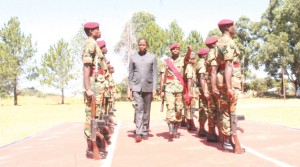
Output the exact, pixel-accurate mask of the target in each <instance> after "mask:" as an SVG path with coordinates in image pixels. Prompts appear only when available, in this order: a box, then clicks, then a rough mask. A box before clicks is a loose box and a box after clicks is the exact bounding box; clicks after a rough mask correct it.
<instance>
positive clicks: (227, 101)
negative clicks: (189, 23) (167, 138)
mask: <svg viewBox="0 0 300 167" xmlns="http://www.w3.org/2000/svg"><path fill="white" fill-rule="evenodd" d="M233 24H234V21H232V20H227V19H224V20H221V21H220V22H219V23H218V26H219V29H220V30H221V32H222V34H223V36H222V37H221V38H219V40H218V46H217V47H218V59H219V60H220V66H219V68H220V72H219V74H218V79H217V82H218V83H217V85H218V87H219V90H220V94H221V100H220V105H221V106H220V111H221V114H222V124H221V125H222V134H223V136H224V141H223V148H224V149H225V150H233V151H234V153H237V154H242V153H244V152H245V150H244V149H243V148H241V145H240V143H239V140H238V138H237V129H238V127H237V118H236V115H235V112H236V103H237V99H238V93H237V92H235V90H234V87H233V82H232V81H233V80H232V76H233V60H234V57H235V56H238V55H239V50H238V48H237V46H236V44H235V42H234V41H233V39H232V37H233V35H234V34H235V27H234V25H233ZM232 139H233V140H234V143H233V142H232Z"/></svg>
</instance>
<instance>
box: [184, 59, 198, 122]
mask: <svg viewBox="0 0 300 167" xmlns="http://www.w3.org/2000/svg"><path fill="white" fill-rule="evenodd" d="M185 78H186V80H187V79H191V80H192V86H191V92H190V95H191V103H190V105H186V110H185V114H184V115H185V117H186V118H187V119H192V118H193V117H192V116H193V115H191V111H190V110H196V109H197V108H198V106H197V103H198V102H197V101H198V100H199V89H198V88H197V78H196V70H195V69H194V67H193V66H192V65H191V64H187V66H186V69H185ZM192 112H193V111H192Z"/></svg>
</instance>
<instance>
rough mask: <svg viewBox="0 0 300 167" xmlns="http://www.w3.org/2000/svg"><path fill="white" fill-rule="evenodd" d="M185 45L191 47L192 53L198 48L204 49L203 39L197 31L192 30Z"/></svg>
mask: <svg viewBox="0 0 300 167" xmlns="http://www.w3.org/2000/svg"><path fill="white" fill-rule="evenodd" d="M186 43H187V45H191V46H192V47H193V51H194V52H197V51H198V49H199V48H203V47H205V44H204V42H203V38H202V36H201V34H200V32H198V31H197V30H192V31H191V32H190V33H189V35H188V37H187V38H186Z"/></svg>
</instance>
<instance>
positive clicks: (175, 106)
mask: <svg viewBox="0 0 300 167" xmlns="http://www.w3.org/2000/svg"><path fill="white" fill-rule="evenodd" d="M165 100H166V105H167V115H166V121H167V123H170V122H181V114H182V109H183V106H184V105H183V99H182V92H175V93H173V92H165Z"/></svg>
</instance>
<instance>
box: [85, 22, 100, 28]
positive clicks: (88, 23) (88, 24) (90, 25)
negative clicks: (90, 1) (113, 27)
mask: <svg viewBox="0 0 300 167" xmlns="http://www.w3.org/2000/svg"><path fill="white" fill-rule="evenodd" d="M83 27H84V28H86V29H93V28H97V27H99V23H96V22H87V23H85V24H84V25H83Z"/></svg>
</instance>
